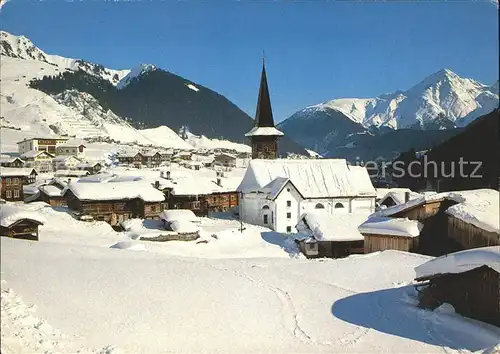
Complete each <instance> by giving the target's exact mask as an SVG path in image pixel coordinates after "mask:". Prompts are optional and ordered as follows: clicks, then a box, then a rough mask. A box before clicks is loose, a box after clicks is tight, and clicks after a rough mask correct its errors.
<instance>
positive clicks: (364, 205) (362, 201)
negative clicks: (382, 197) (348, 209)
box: [352, 197, 375, 213]
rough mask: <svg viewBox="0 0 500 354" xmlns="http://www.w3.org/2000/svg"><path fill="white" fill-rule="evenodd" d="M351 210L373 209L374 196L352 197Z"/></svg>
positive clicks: (371, 210)
mask: <svg viewBox="0 0 500 354" xmlns="http://www.w3.org/2000/svg"><path fill="white" fill-rule="evenodd" d="M352 209H353V212H371V213H373V212H374V211H375V197H372V198H360V197H357V198H354V199H353V200H352Z"/></svg>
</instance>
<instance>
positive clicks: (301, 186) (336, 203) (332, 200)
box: [237, 159, 376, 232]
mask: <svg viewBox="0 0 500 354" xmlns="http://www.w3.org/2000/svg"><path fill="white" fill-rule="evenodd" d="M237 191H238V192H240V193H241V197H240V200H239V203H240V217H241V219H242V220H243V221H244V222H247V223H250V224H255V225H261V226H265V227H270V228H271V229H273V230H275V231H278V232H292V228H293V227H294V226H295V225H296V224H297V223H298V221H299V218H300V215H302V214H304V213H307V212H311V211H314V210H324V211H326V212H327V213H328V214H331V215H337V214H349V213H367V212H373V211H374V209H375V196H376V192H375V189H374V188H373V186H372V184H371V181H370V178H369V176H368V172H367V171H366V169H365V168H363V167H360V166H350V165H348V164H347V162H346V161H345V160H342V159H319V160H281V159H278V160H252V161H250V164H249V166H248V168H247V171H246V173H245V176H244V177H243V181H242V182H241V184H240V186H239V187H238V188H237Z"/></svg>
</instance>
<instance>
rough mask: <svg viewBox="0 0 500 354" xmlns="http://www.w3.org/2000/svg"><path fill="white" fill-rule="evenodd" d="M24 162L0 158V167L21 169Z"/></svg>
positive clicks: (18, 159)
mask: <svg viewBox="0 0 500 354" xmlns="http://www.w3.org/2000/svg"><path fill="white" fill-rule="evenodd" d="M24 163H25V162H24V161H23V160H21V159H20V158H19V157H2V158H0V166H2V167H15V168H22V167H24Z"/></svg>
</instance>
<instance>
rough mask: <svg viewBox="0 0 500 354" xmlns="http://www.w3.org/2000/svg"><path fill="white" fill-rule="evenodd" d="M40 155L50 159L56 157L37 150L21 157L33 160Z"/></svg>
mask: <svg viewBox="0 0 500 354" xmlns="http://www.w3.org/2000/svg"><path fill="white" fill-rule="evenodd" d="M40 155H47V156H49V157H52V158H53V157H54V155H52V154H50V153H48V152H47V151H35V150H30V151H28V152H25V153H24V154H22V155H21V157H22V158H26V159H33V158H35V157H38V156H40Z"/></svg>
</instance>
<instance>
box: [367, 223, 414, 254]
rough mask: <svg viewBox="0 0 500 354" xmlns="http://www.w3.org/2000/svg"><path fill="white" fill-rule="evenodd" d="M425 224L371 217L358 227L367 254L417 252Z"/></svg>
mask: <svg viewBox="0 0 500 354" xmlns="http://www.w3.org/2000/svg"><path fill="white" fill-rule="evenodd" d="M422 228H423V224H421V223H420V222H418V221H417V220H410V219H408V218H389V217H380V216H379V217H377V216H374V217H371V218H369V219H368V220H366V221H365V222H364V223H362V224H361V225H360V226H359V227H358V231H359V232H360V233H361V234H362V235H363V236H364V250H365V253H371V252H377V251H384V250H398V251H405V252H416V251H417V250H418V245H419V236H420V231H421V230H422Z"/></svg>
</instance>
